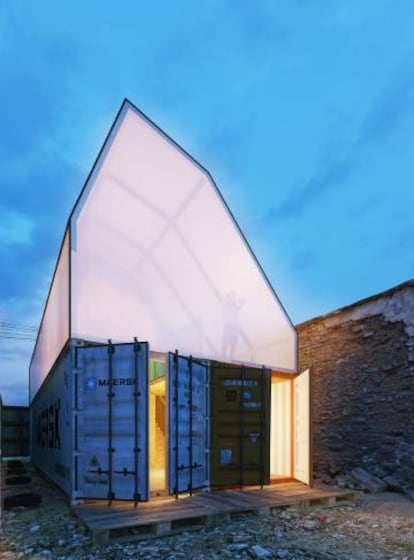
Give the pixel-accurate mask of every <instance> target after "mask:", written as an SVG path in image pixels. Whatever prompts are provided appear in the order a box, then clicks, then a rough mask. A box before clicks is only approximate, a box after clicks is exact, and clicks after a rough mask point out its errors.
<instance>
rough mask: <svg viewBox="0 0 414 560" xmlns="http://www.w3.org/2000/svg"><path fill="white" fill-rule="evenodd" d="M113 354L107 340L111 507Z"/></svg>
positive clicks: (110, 497)
mask: <svg viewBox="0 0 414 560" xmlns="http://www.w3.org/2000/svg"><path fill="white" fill-rule="evenodd" d="M114 352H115V348H114V346H113V344H112V341H111V340H110V339H109V340H108V385H109V387H108V504H109V505H111V503H112V500H113V499H114V498H115V494H114V492H113V490H112V474H113V473H112V470H113V467H112V454H113V452H114V449H113V447H112V399H113V397H114V396H115V394H114V392H113V390H112V379H113V364H112V357H113V354H114Z"/></svg>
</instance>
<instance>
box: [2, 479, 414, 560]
mask: <svg viewBox="0 0 414 560" xmlns="http://www.w3.org/2000/svg"><path fill="white" fill-rule="evenodd" d="M35 491H36V492H39V493H41V495H42V496H43V500H42V504H41V506H39V507H37V508H18V509H14V510H9V511H3V517H2V530H1V533H0V559H1V560H6V559H7V560H11V559H17V558H18V559H21V558H33V559H65V560H75V559H85V560H86V559H91V560H92V559H105V560H106V559H108V560H115V559H125V558H148V559H169V560H178V559H193V558H194V559H200V560H203V559H205V560H207V559H220V558H232V559H234V560H237V559H243V558H250V559H251V558H253V559H254V558H258V559H267V558H276V559H277V558H279V559H285V560H293V559H297V560H302V559H310V558H315V559H321V560H328V559H338V560H341V559H344V560H345V559H346V560H349V559H355V560H365V559H372V560H374V559H375V560H377V559H382V558H384V559H385V558H386V559H395V560H397V559H398V560H403V559H406V560H409V559H414V503H413V502H409V501H408V500H407V499H406V498H404V497H403V496H400V495H398V494H391V493H382V494H377V495H374V496H368V495H366V496H363V497H362V498H361V500H360V501H359V502H358V503H356V504H355V505H351V506H349V505H343V506H338V507H333V508H311V509H308V510H303V509H296V508H289V509H280V510H277V511H276V512H274V513H272V514H271V515H269V516H267V517H256V516H254V515H246V516H240V517H239V518H238V519H236V520H234V521H232V522H231V523H227V524H225V525H221V526H218V527H215V528H206V529H202V530H199V531H193V532H184V533H182V534H180V535H177V536H174V537H164V538H158V539H151V540H146V541H140V542H139V543H136V544H110V545H106V546H95V545H93V544H92V542H91V538H90V536H89V535H88V532H87V530H86V529H85V528H84V527H83V526H82V524H81V523H80V522H79V521H78V520H77V519H76V518H75V517H74V516H73V515H72V514H71V512H70V510H69V507H68V505H67V504H66V502H65V500H64V499H63V498H62V496H61V495H60V493H59V492H58V491H56V490H55V489H54V488H52V487H50V486H49V485H47V484H46V483H45V482H44V481H42V480H39V481H36V483H35Z"/></svg>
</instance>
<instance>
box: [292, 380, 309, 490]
mask: <svg viewBox="0 0 414 560" xmlns="http://www.w3.org/2000/svg"><path fill="white" fill-rule="evenodd" d="M293 384H294V396H293V407H294V413H293V422H294V438H295V439H294V441H295V444H294V460H293V461H294V462H293V465H294V471H293V476H294V478H296V479H297V480H300V481H301V482H304V483H305V484H311V480H312V463H311V421H310V372H309V369H307V370H305V371H304V372H303V373H301V374H300V375H298V376H297V377H296V378H295V379H294V381H293Z"/></svg>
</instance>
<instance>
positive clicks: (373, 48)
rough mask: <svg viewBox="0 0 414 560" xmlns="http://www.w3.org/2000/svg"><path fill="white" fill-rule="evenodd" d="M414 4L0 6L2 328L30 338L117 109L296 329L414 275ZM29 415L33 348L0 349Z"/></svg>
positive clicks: (297, 1)
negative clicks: (216, 212)
mask: <svg viewBox="0 0 414 560" xmlns="http://www.w3.org/2000/svg"><path fill="white" fill-rule="evenodd" d="M413 28H414V4H413V3H412V2H411V1H409V0H407V1H403V0H401V1H399V2H391V1H384V0H375V1H373V0H371V1H370V0H367V1H365V2H360V1H352V0H349V1H347V2H345V1H335V0H329V1H328V0H325V1H322V0H315V1H314V2H304V1H303V0H289V1H285V2H283V1H278V0H269V1H263V0H258V1H257V2H251V1H247V0H238V1H236V0H220V1H219V0H211V1H199V2H193V1H188V2H187V1H180V0H177V2H166V1H164V2H151V3H141V2H132V1H131V2H118V3H112V2H111V3H109V2H107V3H105V2H102V0H101V1H99V2H94V1H89V2H78V1H73V2H70V3H66V4H62V3H57V2H51V1H50V2H43V1H42V0H38V1H37V2H23V1H19V0H14V1H13V2H7V3H2V5H1V6H0V72H1V74H0V75H1V79H0V100H1V103H0V125H1V133H0V193H1V198H0V258H1V263H2V264H1V268H0V275H1V276H0V321H2V322H16V323H19V324H24V325H33V326H37V325H38V323H39V320H40V316H41V312H42V309H43V304H44V301H45V298H46V294H47V290H48V286H49V282H50V278H51V274H52V271H53V267H54V263H55V259H56V256H57V252H58V248H59V245H60V242H61V238H62V235H63V231H64V226H65V222H66V219H67V216H68V214H69V212H70V209H71V207H72V205H73V203H74V201H75V199H76V197H77V194H78V193H79V191H80V189H81V187H82V185H83V182H84V180H85V178H86V176H87V173H88V171H89V169H90V167H91V165H92V163H93V161H94V159H95V157H96V154H97V152H98V150H99V148H100V145H101V144H102V142H103V140H104V137H105V135H106V133H107V131H108V129H109V127H110V125H111V123H112V121H113V119H114V117H115V114H116V112H117V110H118V108H119V106H120V104H121V102H122V100H123V98H124V97H128V98H129V99H130V100H131V101H132V102H133V103H135V104H136V105H137V106H138V107H139V108H140V109H142V110H143V111H144V113H146V114H147V115H148V116H149V117H150V118H151V119H152V120H154V121H155V122H156V123H157V124H158V125H159V126H160V127H161V128H162V129H164V130H165V131H166V132H167V133H168V134H169V135H170V136H172V137H173V138H174V139H175V140H176V141H177V142H179V143H180V144H181V145H182V146H183V147H184V148H185V149H186V150H187V151H189V152H190V153H191V154H192V155H193V156H194V157H195V158H196V159H198V160H199V161H200V162H201V163H202V164H203V165H204V166H205V167H206V168H207V169H209V170H210V172H211V174H212V175H213V177H214V178H215V180H216V182H217V183H218V185H219V187H220V189H221V191H222V193H223V195H224V197H225V199H226V200H227V202H228V204H229V206H230V207H231V209H232V210H233V212H234V214H235V216H236V218H237V220H238V221H239V223H240V225H241V227H242V229H243V231H244V232H245V234H246V236H247V238H248V240H249V242H250V244H251V245H252V247H253V249H254V251H255V252H256V254H257V256H258V258H259V260H260V261H261V263H262V265H263V267H264V269H265V271H266V273H267V275H268V276H269V278H270V280H271V282H272V283H273V285H274V287H275V289H276V291H277V293H278V295H279V296H280V298H281V300H282V302H283V304H284V306H285V308H286V309H287V311H288V313H289V315H290V316H291V318H292V320H293V321H294V322H296V323H297V322H301V321H303V320H306V319H309V318H311V317H314V316H316V315H319V314H322V313H326V312H328V311H331V310H333V309H336V308H338V307H341V306H343V305H346V304H349V303H352V302H353V301H356V300H358V299H361V298H363V297H366V296H369V295H372V294H374V293H376V292H380V291H382V290H385V289H387V288H390V287H392V286H394V285H396V284H398V283H400V282H404V281H405V280H408V279H410V278H412V277H413V276H414V253H413V251H412V244H413V243H412V241H413V238H414V220H413V207H414V189H413V185H412V182H413V167H414V39H413V37H414V36H413V33H412V30H413ZM0 344H1V348H0V350H1V351H0V376H1V378H0V392H1V393H2V395H3V400H4V401H5V402H6V403H10V404H25V402H26V401H27V389H26V384H27V367H28V360H29V357H30V354H31V350H32V345H33V342H32V341H31V340H23V341H21V340H20V341H16V340H14V339H6V338H1V339H0Z"/></svg>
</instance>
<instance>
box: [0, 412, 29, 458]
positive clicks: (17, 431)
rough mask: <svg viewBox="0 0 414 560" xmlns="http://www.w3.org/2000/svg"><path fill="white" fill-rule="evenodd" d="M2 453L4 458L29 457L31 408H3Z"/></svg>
mask: <svg viewBox="0 0 414 560" xmlns="http://www.w3.org/2000/svg"><path fill="white" fill-rule="evenodd" d="M1 424H2V431H1V439H2V453H3V457H25V456H28V455H29V408H28V407H26V406H4V405H3V407H2V418H1Z"/></svg>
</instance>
